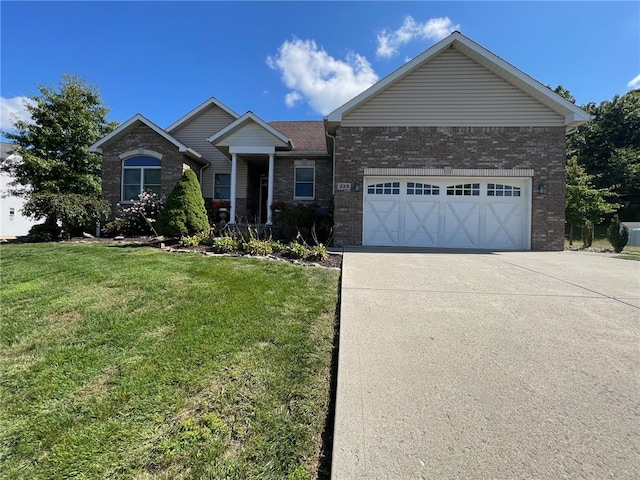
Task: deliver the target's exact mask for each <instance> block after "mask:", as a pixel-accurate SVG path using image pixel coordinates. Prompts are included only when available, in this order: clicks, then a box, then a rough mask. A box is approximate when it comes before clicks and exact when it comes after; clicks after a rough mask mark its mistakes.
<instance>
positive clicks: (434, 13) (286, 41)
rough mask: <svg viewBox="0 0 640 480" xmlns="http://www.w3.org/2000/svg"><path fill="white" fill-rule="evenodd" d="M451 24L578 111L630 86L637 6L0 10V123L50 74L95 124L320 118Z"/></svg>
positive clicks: (221, 5)
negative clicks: (96, 107) (88, 97)
mask: <svg viewBox="0 0 640 480" xmlns="http://www.w3.org/2000/svg"><path fill="white" fill-rule="evenodd" d="M455 30H458V31H460V32H461V33H462V34H464V35H466V36H467V37H469V38H470V39H471V40H473V41H475V42H476V43H479V44H480V45H482V46H483V47H485V48H487V49H488V50H490V51H491V52H493V53H494V54H496V55H498V56H499V57H501V58H502V59H503V60H505V61H507V62H509V63H510V64H512V65H514V66H515V67H517V68H518V69H520V70H522V71H523V72H525V73H527V74H528V75H530V76H532V77H533V78H535V79H536V80H538V81H539V82H541V83H543V84H545V85H551V86H552V87H555V86H557V85H563V86H564V87H565V88H567V89H568V90H569V91H570V92H571V93H572V94H573V95H574V97H575V98H576V103H577V104H578V105H583V104H585V103H588V102H595V103H600V102H601V101H603V100H610V99H612V98H613V96H614V95H616V94H624V93H626V92H627V91H629V90H631V89H632V88H640V2H638V1H623V2H615V1H606V2H588V1H582V2H578V1H572V2H555V1H554V2H551V1H548V2H547V1H540V2H519V1H512V2H504V1H502V2H484V1H475V2H462V1H451V2H426V1H423V2H337V1H336V2H314V1H308V2H266V1H265V2H213V1H199V2H168V1H167V2H158V1H155V2H152V1H148V2H144V1H143V2H126V1H111V2H88V1H87V2H81V1H78V2H57V1H49V2H31V1H20V2H12V1H6V0H2V1H1V2H0V55H1V57H0V67H1V73H0V129H1V130H8V129H11V127H12V122H13V118H14V117H13V115H15V116H17V117H18V118H23V119H28V116H27V114H26V113H25V111H24V107H23V100H24V99H25V98H26V97H29V96H32V95H34V94H37V93H38V89H37V88H38V85H41V84H46V85H53V86H55V85H58V84H59V82H60V81H61V76H62V74H63V73H69V74H75V75H77V76H79V77H81V78H83V79H85V80H86V81H87V82H88V83H90V84H92V85H95V86H97V87H98V89H99V90H100V92H101V94H102V100H103V102H104V104H105V105H106V106H107V107H109V108H110V113H109V115H108V118H109V119H110V120H115V121H118V122H124V121H126V120H128V119H129V118H130V117H132V116H133V115H135V114H136V113H141V114H142V115H144V116H145V117H147V118H148V119H150V120H151V121H153V122H154V123H156V124H157V125H159V126H160V127H162V128H165V127H167V126H168V125H170V124H171V123H173V122H174V121H176V120H177V119H179V118H180V117H182V116H183V115H184V114H186V113H188V112H189V111H190V110H192V109H193V108H195V107H197V106H198V105H200V104H201V103H202V102H204V101H205V100H207V99H208V98H210V97H216V98H217V99H218V100H219V101H220V102H222V103H223V104H225V105H226V106H227V107H229V108H231V109H232V110H234V111H235V112H237V113H238V114H243V113H245V112H246V111H248V110H251V111H253V112H254V113H255V114H257V115H258V116H260V117H261V118H262V119H264V120H266V121H272V120H321V119H322V117H323V116H324V115H326V114H328V113H329V112H331V111H332V110H334V109H335V108H337V107H339V106H340V105H342V104H343V103H345V102H346V101H348V100H349V99H351V98H352V97H354V96H355V95H357V94H358V93H360V92H361V91H363V90H364V89H366V88H368V87H369V86H371V85H372V84H373V83H375V82H376V81H377V80H380V79H382V78H384V77H385V76H386V75H388V74H390V73H391V72H393V71H394V70H396V69H397V68H399V67H401V66H402V65H403V64H404V63H405V62H407V61H408V60H410V59H411V58H413V57H415V56H417V55H419V54H420V53H421V52H423V51H424V50H426V49H427V48H429V47H430V46H432V45H433V44H435V43H436V42H438V41H439V40H440V39H442V38H443V37H445V36H446V35H448V34H450V33H451V32H452V31H455Z"/></svg>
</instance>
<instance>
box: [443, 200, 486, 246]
mask: <svg viewBox="0 0 640 480" xmlns="http://www.w3.org/2000/svg"><path fill="white" fill-rule="evenodd" d="M444 210H445V212H446V213H445V216H444V222H445V223H444V224H445V227H444V232H445V238H444V244H443V246H451V247H478V246H479V237H480V205H479V204H478V203H477V202H461V201H449V202H447V204H446V206H445V209H444Z"/></svg>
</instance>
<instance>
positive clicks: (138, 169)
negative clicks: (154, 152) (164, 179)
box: [122, 157, 160, 202]
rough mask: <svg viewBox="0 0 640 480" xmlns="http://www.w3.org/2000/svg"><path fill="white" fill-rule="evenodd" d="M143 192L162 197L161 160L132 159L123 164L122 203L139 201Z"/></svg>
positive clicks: (150, 158)
mask: <svg viewBox="0 0 640 480" xmlns="http://www.w3.org/2000/svg"><path fill="white" fill-rule="evenodd" d="M142 192H152V193H155V194H156V195H158V196H159V195H160V160H158V159H157V158H153V157H132V158H129V159H127V160H125V161H124V162H123V163H122V201H123V202H131V201H137V200H139V195H140V194H141V193H142Z"/></svg>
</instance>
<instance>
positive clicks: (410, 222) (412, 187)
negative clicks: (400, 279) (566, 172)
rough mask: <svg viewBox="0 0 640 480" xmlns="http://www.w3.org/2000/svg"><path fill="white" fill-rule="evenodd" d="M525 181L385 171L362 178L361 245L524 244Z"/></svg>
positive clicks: (513, 246)
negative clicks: (396, 174)
mask: <svg viewBox="0 0 640 480" xmlns="http://www.w3.org/2000/svg"><path fill="white" fill-rule="evenodd" d="M528 182H529V181H528V180H526V179H522V178H513V179H511V178H509V179H503V180H496V179H489V178H465V177H447V178H445V177H435V178H424V177H423V178H419V177H413V178H412V177H404V178H400V177H390V178H374V179H370V181H367V182H366V185H367V188H366V190H365V195H364V215H363V222H364V224H363V243H364V244H365V245H391V246H393V245H398V246H423V247H444V248H448V247H453V248H488V249H505V250H514V249H515V250H521V249H525V248H527V247H528V241H527V238H528V232H529V226H528V225H527V222H528V218H529V216H528V215H529V214H528V213H527V212H528V211H529V209H530V201H531V200H530V197H529V194H528V193H527V192H528V191H529V185H530V183H528Z"/></svg>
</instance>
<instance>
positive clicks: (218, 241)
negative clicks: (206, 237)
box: [211, 236, 240, 253]
mask: <svg viewBox="0 0 640 480" xmlns="http://www.w3.org/2000/svg"><path fill="white" fill-rule="evenodd" d="M211 246H212V247H213V251H214V252H216V253H231V252H233V251H235V250H238V248H239V247H240V242H239V241H238V239H237V238H234V237H230V236H224V237H215V238H214V239H213V243H212V245H211Z"/></svg>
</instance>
